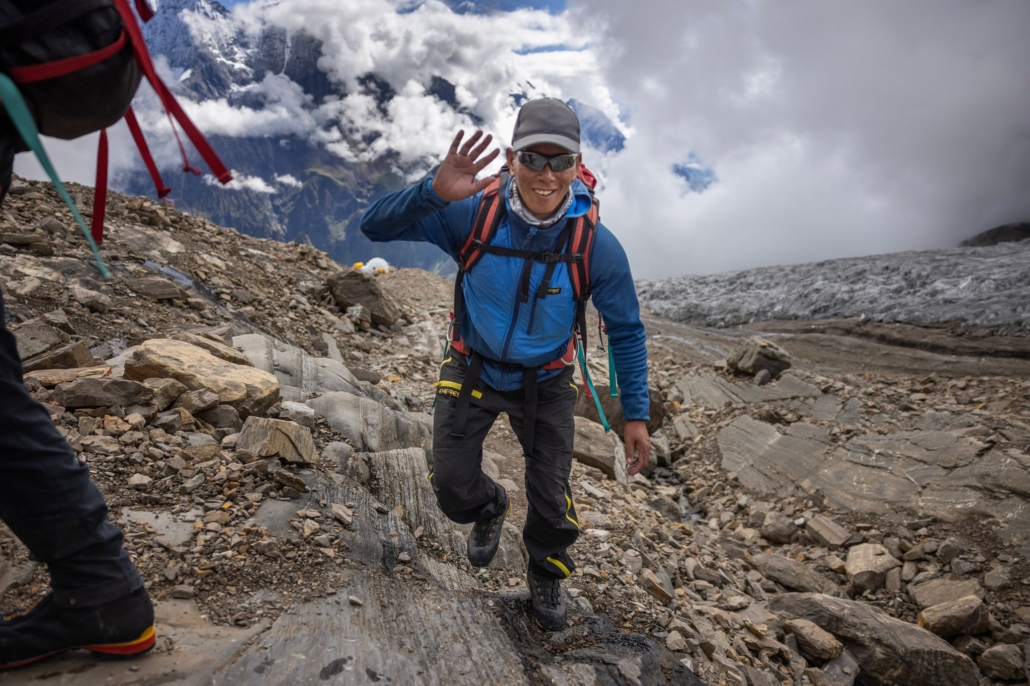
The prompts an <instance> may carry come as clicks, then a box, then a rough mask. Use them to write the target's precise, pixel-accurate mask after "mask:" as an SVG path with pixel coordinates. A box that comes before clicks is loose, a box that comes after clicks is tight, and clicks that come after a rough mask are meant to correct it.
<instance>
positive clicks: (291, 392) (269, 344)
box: [232, 334, 361, 403]
mask: <svg viewBox="0 0 1030 686" xmlns="http://www.w3.org/2000/svg"><path fill="white" fill-rule="evenodd" d="M232 344H233V346H234V347H235V348H237V349H238V350H240V351H242V352H243V354H244V355H246V356H247V359H249V360H250V361H251V362H252V363H253V364H254V366H255V367H257V368H258V369H261V370H264V371H266V372H269V373H270V374H274V375H275V377H276V378H277V379H279V392H280V394H281V395H282V399H283V400H292V401H294V402H301V403H302V402H304V401H306V400H308V399H309V398H311V397H312V396H314V395H317V394H319V393H328V392H331V391H345V392H347V393H354V394H361V391H360V390H359V386H360V382H359V381H358V380H357V379H356V378H355V377H354V375H353V374H351V373H350V370H348V369H347V367H345V366H344V365H343V363H342V362H339V361H338V360H334V359H332V358H328V357H314V356H312V355H309V354H308V353H306V352H305V351H303V350H301V349H300V348H298V347H296V346H292V345H289V344H288V343H283V342H282V341H277V340H275V339H273V338H269V337H268V336H263V335H261V334H246V335H243V336H234V337H233V339H232Z"/></svg>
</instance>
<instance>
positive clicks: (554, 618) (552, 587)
mask: <svg viewBox="0 0 1030 686" xmlns="http://www.w3.org/2000/svg"><path fill="white" fill-rule="evenodd" d="M526 582H527V583H528V584H529V595H530V597H531V599H532V601H533V618H534V619H535V620H536V623H537V624H539V625H540V628H541V629H543V630H544V631H559V630H561V629H562V628H563V627H564V626H565V620H567V619H568V618H569V607H568V605H566V603H565V594H564V593H562V590H561V581H559V580H558V579H554V578H551V577H549V576H542V575H540V574H537V573H535V572H534V571H533V570H532V569H531V570H529V572H528V573H527V574H526Z"/></svg>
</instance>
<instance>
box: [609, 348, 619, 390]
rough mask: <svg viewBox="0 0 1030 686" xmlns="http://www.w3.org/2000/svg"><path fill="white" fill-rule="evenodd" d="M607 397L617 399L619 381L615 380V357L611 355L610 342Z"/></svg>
mask: <svg viewBox="0 0 1030 686" xmlns="http://www.w3.org/2000/svg"><path fill="white" fill-rule="evenodd" d="M608 395H610V396H611V397H613V398H618V397H619V380H618V379H617V378H615V355H613V354H612V342H611V340H609V341H608Z"/></svg>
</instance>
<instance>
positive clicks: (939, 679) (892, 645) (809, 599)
mask: <svg viewBox="0 0 1030 686" xmlns="http://www.w3.org/2000/svg"><path fill="white" fill-rule="evenodd" d="M769 609H770V610H772V611H773V612H776V613H777V614H779V615H781V616H783V617H785V618H800V619H807V620H808V621H810V622H813V623H815V624H816V625H818V626H819V627H820V628H822V629H823V630H824V631H828V632H829V633H831V634H833V635H834V636H835V637H837V639H838V640H840V641H842V642H843V643H844V644H845V645H847V648H848V651H849V652H850V653H851V654H852V655H853V656H854V657H855V660H856V661H857V662H858V664H859V667H860V668H861V670H862V683H863V684H870V685H871V686H887V685H888V684H934V685H935V686H977V683H978V674H977V669H976V665H975V664H973V661H972V660H971V659H969V657H968V656H966V655H963V654H962V653H960V652H959V651H957V650H955V649H954V648H953V647H951V645H949V644H948V643H947V642H946V641H944V639H942V638H940V637H938V636H935V635H933V634H932V633H930V632H929V631H926V630H925V629H921V628H919V627H917V626H915V625H914V624H909V623H908V622H904V621H902V620H900V619H895V618H894V617H891V616H890V615H888V614H887V613H885V612H883V611H882V610H880V609H878V608H876V607H873V606H871V605H866V604H864V603H860V602H856V601H852V600H845V599H843V598H831V597H830V596H827V595H822V594H817V593H784V594H781V595H778V596H774V597H773V598H772V599H771V600H770V601H769Z"/></svg>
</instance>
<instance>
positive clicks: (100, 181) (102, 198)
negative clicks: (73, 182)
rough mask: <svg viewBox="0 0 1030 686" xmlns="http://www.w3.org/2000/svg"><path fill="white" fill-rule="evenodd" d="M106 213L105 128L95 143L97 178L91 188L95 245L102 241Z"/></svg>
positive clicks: (92, 229)
mask: <svg viewBox="0 0 1030 686" xmlns="http://www.w3.org/2000/svg"><path fill="white" fill-rule="evenodd" d="M106 214H107V129H102V130H101V131H100V143H99V144H98V145H97V180H96V185H95V186H94V189H93V218H92V219H91V220H90V233H91V234H93V240H94V241H95V242H96V244H97V245H100V244H101V243H103V242H104V216H105V215H106Z"/></svg>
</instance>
